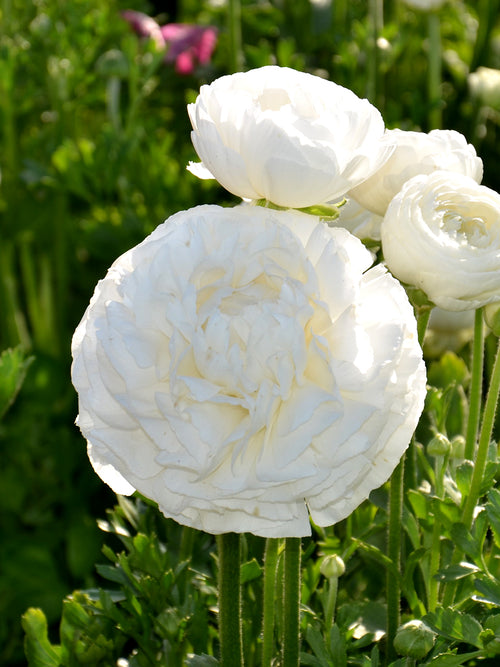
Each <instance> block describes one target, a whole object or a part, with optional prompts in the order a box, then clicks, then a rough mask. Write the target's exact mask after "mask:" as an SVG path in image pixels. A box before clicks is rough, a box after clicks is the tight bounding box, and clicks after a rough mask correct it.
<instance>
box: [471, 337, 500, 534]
mask: <svg viewBox="0 0 500 667" xmlns="http://www.w3.org/2000/svg"><path fill="white" fill-rule="evenodd" d="M499 392H500V340H499V342H498V347H497V354H496V357H495V363H494V364H493V371H492V374H491V379H490V387H489V389H488V396H487V397H486V403H485V406H484V414H483V423H482V425H481V432H480V434H479V444H478V448H477V454H476V460H475V462H474V471H473V473H472V480H471V485H470V491H469V494H468V495H467V498H466V501H465V506H464V514H463V521H464V523H465V525H466V526H467V527H468V528H470V527H471V526H472V519H473V516H474V509H475V507H476V504H477V501H478V500H479V496H480V495H481V484H482V482H483V477H484V470H485V468H486V461H487V458H488V448H489V446H490V440H491V434H492V432H493V425H494V422H495V413H496V409H497V404H498V394H499Z"/></svg>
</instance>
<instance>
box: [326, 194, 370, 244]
mask: <svg viewBox="0 0 500 667" xmlns="http://www.w3.org/2000/svg"><path fill="white" fill-rule="evenodd" d="M382 220H383V218H382V216H380V215H377V214H376V213H373V212H372V211H369V210H368V209H366V208H363V206H361V205H360V204H358V203H357V201H355V200H354V199H348V200H347V201H346V203H345V204H344V205H343V206H339V217H338V218H337V219H336V220H334V221H333V222H332V223H331V224H332V226H334V227H344V228H345V229H347V230H348V231H350V232H351V234H354V236H357V237H358V239H373V240H374V241H380V226H381V224H382Z"/></svg>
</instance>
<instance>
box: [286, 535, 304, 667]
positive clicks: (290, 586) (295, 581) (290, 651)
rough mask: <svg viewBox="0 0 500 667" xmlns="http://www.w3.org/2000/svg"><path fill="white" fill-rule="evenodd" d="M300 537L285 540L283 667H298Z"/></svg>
mask: <svg viewBox="0 0 500 667" xmlns="http://www.w3.org/2000/svg"><path fill="white" fill-rule="evenodd" d="M300 543H301V540H300V537H287V538H286V540H285V586H284V596H283V667H298V666H299V644H300V639H299V630H300V608H299V604H300Z"/></svg>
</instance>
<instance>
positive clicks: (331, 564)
mask: <svg viewBox="0 0 500 667" xmlns="http://www.w3.org/2000/svg"><path fill="white" fill-rule="evenodd" d="M319 571H320V572H321V574H322V575H323V576H324V577H326V578H327V579H331V578H332V577H335V578H336V579H338V578H339V577H341V576H342V575H343V574H344V572H345V564H344V561H343V560H342V558H341V557H340V556H337V555H336V554H333V555H331V556H325V558H324V559H323V561H322V563H321V566H320V568H319Z"/></svg>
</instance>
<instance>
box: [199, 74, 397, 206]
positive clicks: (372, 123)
mask: <svg viewBox="0 0 500 667" xmlns="http://www.w3.org/2000/svg"><path fill="white" fill-rule="evenodd" d="M188 112H189V117H190V119H191V124H192V126H193V132H192V133H191V138H192V141H193V144H194V147H195V149H196V152H197V153H198V156H199V157H200V159H201V160H202V163H201V165H200V164H195V165H193V164H191V165H190V167H189V168H190V169H191V171H193V173H195V174H196V175H197V176H200V177H202V178H216V179H217V180H218V181H219V183H221V185H223V186H224V187H225V188H226V189H227V190H229V192H232V193H233V194H235V195H238V196H239V197H242V198H244V199H255V200H256V199H267V200H268V201H271V202H273V203H274V204H277V205H278V206H285V207H290V208H302V207H307V206H312V205H314V204H321V203H325V202H329V201H332V200H334V199H336V198H338V197H340V196H342V195H343V194H344V193H345V192H347V191H348V190H349V189H351V188H352V187H354V186H355V185H357V184H358V183H361V181H364V180H365V179H366V178H368V176H370V175H371V174H372V173H373V172H374V171H375V170H376V169H378V168H379V167H380V166H381V164H382V163H383V162H384V161H385V160H386V159H387V157H388V156H389V154H390V152H391V150H392V147H390V146H389V145H388V144H384V143H383V142H381V138H382V137H383V135H384V122H383V120H382V116H381V115H380V113H379V111H378V110H377V109H376V108H375V107H374V106H372V105H371V104H370V103H369V102H368V100H364V99H360V98H359V97H357V96H356V95H355V94H354V93H353V92H352V91H350V90H348V89H347V88H343V87H342V86H339V85H337V84H335V83H332V82H331V81H326V80H325V79H322V78H320V77H317V76H313V75H312V74H305V73H303V72H297V71H295V70H293V69H289V68H287V67H275V66H269V67H262V68H260V69H254V70H251V71H249V72H244V73H237V74H232V75H228V76H223V77H221V78H220V79H217V80H216V81H214V82H213V83H212V84H210V85H205V86H202V87H201V89H200V94H199V96H198V98H197V100H196V102H195V103H194V104H190V105H189V106H188Z"/></svg>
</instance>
